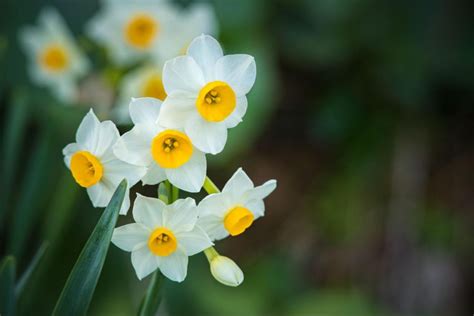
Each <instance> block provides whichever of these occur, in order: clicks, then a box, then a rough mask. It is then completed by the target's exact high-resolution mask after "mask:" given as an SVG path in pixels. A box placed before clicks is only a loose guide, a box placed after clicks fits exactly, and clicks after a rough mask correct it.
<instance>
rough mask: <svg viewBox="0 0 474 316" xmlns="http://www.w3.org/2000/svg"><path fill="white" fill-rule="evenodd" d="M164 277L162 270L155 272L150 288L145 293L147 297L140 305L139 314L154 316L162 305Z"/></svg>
mask: <svg viewBox="0 0 474 316" xmlns="http://www.w3.org/2000/svg"><path fill="white" fill-rule="evenodd" d="M163 282H164V278H163V275H162V274H161V272H160V271H156V272H155V273H153V276H152V278H151V281H150V284H149V285H148V289H147V291H146V293H145V297H144V298H143V300H142V303H141V305H140V310H139V311H138V315H139V316H152V315H156V312H157V311H158V308H159V307H160V303H161V298H162V296H163V293H162V292H163V291H161V288H162V287H163Z"/></svg>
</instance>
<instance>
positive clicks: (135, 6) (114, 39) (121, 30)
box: [86, 0, 178, 65]
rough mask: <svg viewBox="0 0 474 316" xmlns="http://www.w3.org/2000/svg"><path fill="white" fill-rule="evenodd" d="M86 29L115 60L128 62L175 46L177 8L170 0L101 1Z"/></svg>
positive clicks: (121, 62)
mask: <svg viewBox="0 0 474 316" xmlns="http://www.w3.org/2000/svg"><path fill="white" fill-rule="evenodd" d="M102 5H103V7H102V8H101V11H100V12H99V13H98V14H97V15H96V16H95V17H94V18H93V19H92V20H91V21H90V23H89V24H88V25H87V30H86V31H87V33H88V34H89V35H90V36H91V37H92V38H93V39H94V40H96V41H97V42H98V43H101V44H103V45H105V47H106V48H107V50H108V52H109V54H110V56H111V57H112V59H113V61H114V62H115V63H117V64H119V65H129V64H132V63H134V62H136V61H137V60H139V59H140V58H143V57H148V56H151V55H156V54H158V55H159V54H160V52H161V50H163V49H166V48H167V47H173V45H174V41H173V35H174V32H173V24H174V23H176V22H177V18H178V17H177V10H176V9H175V8H174V7H173V6H171V5H170V4H169V3H168V2H167V1H153V0H137V1H114V0H104V1H102Z"/></svg>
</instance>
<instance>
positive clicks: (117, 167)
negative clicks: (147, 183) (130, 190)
mask: <svg viewBox="0 0 474 316" xmlns="http://www.w3.org/2000/svg"><path fill="white" fill-rule="evenodd" d="M102 165H103V167H104V175H103V178H102V179H101V181H108V182H110V183H112V184H113V185H115V186H117V185H118V184H119V183H120V182H122V180H123V179H126V180H127V183H128V186H129V187H133V186H134V185H135V184H136V183H137V182H138V181H140V179H141V178H142V177H143V176H144V175H145V173H146V171H147V169H146V168H145V167H142V166H137V165H132V164H129V163H126V162H124V161H122V160H119V159H117V158H116V157H115V156H114V159H111V160H108V161H103V162H102Z"/></svg>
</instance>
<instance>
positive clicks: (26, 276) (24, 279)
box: [15, 241, 49, 298]
mask: <svg viewBox="0 0 474 316" xmlns="http://www.w3.org/2000/svg"><path fill="white" fill-rule="evenodd" d="M48 246H49V243H48V242H46V241H45V242H43V243H42V244H41V247H39V249H38V251H37V252H36V254H35V256H34V257H33V259H32V260H31V262H30V264H29V265H28V268H26V270H25V272H23V274H22V275H21V277H20V279H19V280H18V282H17V283H16V286H15V297H17V298H18V297H19V296H20V295H21V293H22V292H23V289H24V288H25V286H26V284H27V283H28V281H29V280H30V278H31V275H32V274H33V272H35V270H36V268H37V267H38V265H39V263H40V262H41V259H42V258H43V256H44V254H45V252H46V249H48Z"/></svg>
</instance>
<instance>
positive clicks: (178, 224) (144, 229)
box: [112, 194, 212, 282]
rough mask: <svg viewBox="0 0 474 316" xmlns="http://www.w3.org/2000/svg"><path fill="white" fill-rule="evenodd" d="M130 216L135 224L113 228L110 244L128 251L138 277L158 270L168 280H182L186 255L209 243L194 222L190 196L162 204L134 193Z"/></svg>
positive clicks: (186, 262)
mask: <svg viewBox="0 0 474 316" xmlns="http://www.w3.org/2000/svg"><path fill="white" fill-rule="evenodd" d="M133 218H134V220H135V222H136V223H132V224H128V225H124V226H121V227H118V228H116V229H115V230H114V233H113V236H112V243H114V244H115V245H116V246H117V247H119V248H120V249H122V250H125V251H129V252H131V253H132V265H133V267H134V269H135V272H136V274H137V277H138V278H139V279H140V280H141V279H143V278H144V277H146V276H147V275H149V274H150V273H152V272H153V271H155V270H156V269H159V270H160V271H161V273H163V274H164V275H165V276H166V277H167V278H169V279H170V280H173V281H176V282H182V281H183V280H184V279H185V278H186V274H187V269H188V256H192V255H195V254H197V253H199V252H201V251H203V250H204V249H206V248H208V247H211V246H212V242H211V241H210V239H209V237H208V236H207V235H206V233H205V232H204V231H203V230H202V229H201V228H200V227H198V226H197V225H196V221H197V210H196V202H195V201H194V200H193V199H191V198H187V199H181V200H177V201H175V202H174V203H173V204H170V205H166V204H165V203H163V202H162V201H161V200H159V199H155V198H148V197H144V196H142V195H139V194H138V195H137V198H136V200H135V203H134V206H133Z"/></svg>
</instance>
